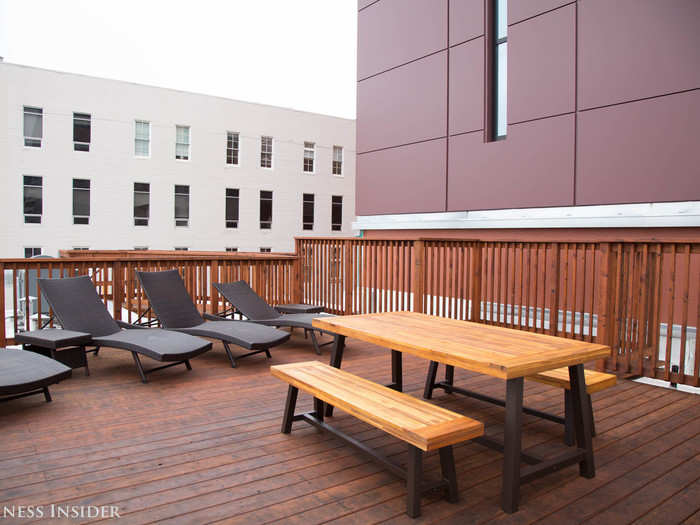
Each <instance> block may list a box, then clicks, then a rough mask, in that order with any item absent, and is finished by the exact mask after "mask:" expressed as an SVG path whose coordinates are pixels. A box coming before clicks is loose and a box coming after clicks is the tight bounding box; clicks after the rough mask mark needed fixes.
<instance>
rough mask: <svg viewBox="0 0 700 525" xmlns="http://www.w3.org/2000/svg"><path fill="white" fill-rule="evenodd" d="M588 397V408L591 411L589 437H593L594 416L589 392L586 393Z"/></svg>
mask: <svg viewBox="0 0 700 525" xmlns="http://www.w3.org/2000/svg"><path fill="white" fill-rule="evenodd" d="M586 397H587V398H588V410H589V411H590V412H591V437H595V417H593V400H592V399H591V394H586Z"/></svg>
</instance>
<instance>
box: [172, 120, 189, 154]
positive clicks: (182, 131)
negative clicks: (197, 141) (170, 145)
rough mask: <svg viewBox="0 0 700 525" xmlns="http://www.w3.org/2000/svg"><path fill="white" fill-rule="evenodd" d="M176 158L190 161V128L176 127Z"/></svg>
mask: <svg viewBox="0 0 700 525" xmlns="http://www.w3.org/2000/svg"><path fill="white" fill-rule="evenodd" d="M175 158H176V159H178V160H190V127H189V126H175Z"/></svg>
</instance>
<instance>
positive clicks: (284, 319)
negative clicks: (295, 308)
mask: <svg viewBox="0 0 700 525" xmlns="http://www.w3.org/2000/svg"><path fill="white" fill-rule="evenodd" d="M317 317H334V316H333V314H325V313H321V314H282V315H281V316H279V317H276V318H275V319H251V320H250V321H252V322H255V323H259V324H264V325H267V326H292V327H295V328H309V329H311V328H313V326H312V325H311V321H313V320H314V319H316V318H317Z"/></svg>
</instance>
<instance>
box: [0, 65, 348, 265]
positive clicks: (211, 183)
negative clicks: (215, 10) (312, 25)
mask: <svg viewBox="0 0 700 525" xmlns="http://www.w3.org/2000/svg"><path fill="white" fill-rule="evenodd" d="M232 79H233V80H235V75H233V76H232ZM280 89H284V84H283V83H280ZM5 91H6V93H5ZM0 96H2V100H4V101H6V103H5V104H2V103H0V118H2V122H5V123H6V125H5V126H0V179H1V182H0V190H1V191H2V194H1V195H0V204H2V210H3V212H2V217H3V228H2V232H1V233H0V243H1V244H0V257H22V256H23V255H24V247H25V246H40V247H41V248H42V250H43V253H45V254H49V255H55V254H56V253H57V251H58V250H59V249H69V248H72V247H77V246H87V247H89V248H91V249H131V248H133V247H135V246H148V247H149V248H151V249H172V248H174V247H175V246H187V247H189V249H191V250H223V249H224V248H225V247H227V246H235V247H238V249H239V250H240V251H258V250H259V248H260V247H261V246H266V247H271V248H272V250H273V251H292V250H293V248H294V241H293V238H294V236H295V235H318V236H320V235H324V236H325V235H350V234H352V231H351V224H352V221H353V220H354V212H355V121H353V120H347V119H341V118H336V117H329V116H325V115H317V114H312V113H305V112H300V111H294V110H289V109H283V108H277V107H272V106H264V105H260V104H251V103H246V102H239V101H234V100H228V99H223V98H218V97H211V96H206V95H198V94H193V93H185V92H180V91H175V90H170V89H163V88H156V87H149V86H142V85H137V84H131V83H127V82H120V81H114V80H106V79H100V78H93V77H86V76H82V75H74V74H67V73H60V72H54V71H47V70H41V69H36V68H29V67H24V66H17V65H13V64H7V63H0ZM24 105H29V106H37V107H41V108H43V111H44V133H43V143H42V147H41V149H38V148H25V147H24V145H23V144H24V141H23V117H22V107H23V106H24ZM74 111H75V112H81V113H90V114H91V115H92V137H91V145H90V152H76V151H73V144H72V140H73V135H72V134H73V126H72V115H73V112H74ZM135 119H140V120H148V121H150V122H151V156H150V158H147V159H144V158H138V157H135V156H134V120H135ZM176 124H180V125H189V126H190V129H191V148H190V160H189V161H180V160H176V159H175V125H176ZM227 131H237V132H239V133H240V161H239V165H238V166H227V165H226V164H225V159H226V132H227ZM261 135H270V136H273V137H274V160H273V169H272V170H268V169H263V168H260V167H259V153H260V143H259V140H260V136H261ZM304 141H311V142H315V143H316V170H315V174H313V175H310V174H305V173H303V171H302V158H303V143H304ZM333 145H339V146H342V147H343V148H344V166H343V168H344V169H343V171H344V176H342V177H338V176H334V175H332V174H331V161H332V147H333ZM23 175H39V176H42V177H43V206H44V208H43V217H42V224H40V225H36V224H24V217H23V208H22V192H23V190H22V176H23ZM73 178H87V179H90V180H91V217H90V224H89V225H87V226H85V225H74V224H73V216H72V179H73ZM134 182H148V183H150V185H151V210H150V223H149V226H148V227H135V226H134V225H133V183H134ZM175 184H186V185H189V186H190V226H189V227H188V228H176V227H175V221H174V215H173V208H174V196H173V191H174V185H175ZM225 188H239V190H240V220H239V223H238V228H237V229H227V228H225V215H224V207H225ZM260 190H272V191H273V192H274V201H273V202H274V204H273V224H272V229H271V230H261V229H260V227H259V191H260ZM303 193H313V194H315V201H316V205H315V222H314V230H313V231H303V230H302V194H303ZM332 195H342V196H343V230H342V231H341V232H331V196H332Z"/></svg>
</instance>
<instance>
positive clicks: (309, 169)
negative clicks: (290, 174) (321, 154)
mask: <svg viewBox="0 0 700 525" xmlns="http://www.w3.org/2000/svg"><path fill="white" fill-rule="evenodd" d="M315 156H316V144H315V143H313V142H304V173H313V172H314V157H315Z"/></svg>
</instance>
